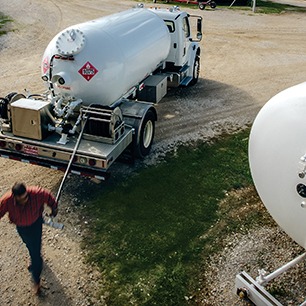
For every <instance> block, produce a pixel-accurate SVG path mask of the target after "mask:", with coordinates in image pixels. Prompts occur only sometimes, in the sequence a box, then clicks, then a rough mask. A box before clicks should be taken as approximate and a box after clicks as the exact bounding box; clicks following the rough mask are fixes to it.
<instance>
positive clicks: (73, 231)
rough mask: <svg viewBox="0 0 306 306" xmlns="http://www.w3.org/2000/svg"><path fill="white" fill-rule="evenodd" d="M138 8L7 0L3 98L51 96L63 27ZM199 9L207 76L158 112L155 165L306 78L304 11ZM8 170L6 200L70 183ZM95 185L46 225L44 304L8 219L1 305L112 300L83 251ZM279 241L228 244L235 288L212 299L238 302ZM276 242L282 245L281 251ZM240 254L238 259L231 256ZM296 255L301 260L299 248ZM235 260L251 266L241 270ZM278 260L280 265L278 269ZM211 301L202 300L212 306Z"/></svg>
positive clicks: (74, 183) (272, 233) (77, 186)
mask: <svg viewBox="0 0 306 306" xmlns="http://www.w3.org/2000/svg"><path fill="white" fill-rule="evenodd" d="M133 5H135V2H132V1H121V2H120V5H118V3H117V2H114V1H106V0H103V1H93V0H86V1H84V0H73V1H68V0H62V1H53V0H51V1H47V0H43V1H38V0H23V1H21V0H14V1H2V3H1V10H2V11H3V13H5V14H7V15H9V16H11V17H12V18H13V19H14V20H15V23H14V25H13V27H14V32H10V33H9V34H8V35H5V36H1V37H0V52H1V61H0V71H1V75H0V84H1V96H2V95H5V94H7V93H9V92H11V91H18V92H21V91H23V90H24V88H27V89H30V90H31V92H33V93H35V92H42V91H43V90H44V87H43V86H42V82H41V80H40V64H41V57H42V54H43V52H44V49H45V47H46V46H47V44H48V43H49V41H50V40H51V39H52V38H53V36H54V35H55V34H57V33H58V32H59V31H60V30H62V29H63V28H65V27H67V26H69V25H72V24H75V23H79V22H83V21H86V20H90V19H94V18H97V17H100V16H103V15H107V14H110V13H113V12H118V11H121V10H124V9H126V8H129V7H131V6H133ZM190 12H191V13H197V14H200V15H202V16H203V18H204V39H203V41H202V43H201V49H202V56H201V75H202V79H200V81H199V84H198V85H196V86H194V87H192V88H188V89H176V90H172V91H170V92H169V95H168V96H167V97H166V98H165V99H164V100H162V102H161V103H160V104H159V105H158V106H157V110H158V115H159V121H158V123H157V130H156V142H155V144H154V147H153V154H152V155H151V156H150V157H148V158H147V160H146V162H150V160H151V159H153V158H155V157H157V158H158V156H160V154H163V152H164V151H165V150H167V149H172V148H173V147H174V146H175V145H176V144H177V143H182V142H186V141H190V140H197V139H206V138H209V137H212V136H215V135H218V134H220V133H222V132H223V131H224V130H226V131H232V130H234V129H237V128H241V127H243V126H245V125H247V124H249V123H251V122H252V121H253V119H254V117H255V115H256V114H257V112H258V110H259V108H260V107H261V106H262V105H263V104H264V103H265V102H266V101H267V100H268V99H269V98H270V97H272V96H273V95H274V94H276V93H277V92H279V91H280V90H283V89H284V88H286V87H289V86H292V85H295V84H297V83H300V82H302V81H304V80H305V69H304V66H305V61H306V54H305V49H306V40H305V39H301V37H305V35H306V19H305V16H304V15H302V14H296V13H294V14H293V13H286V14H282V15H259V14H252V13H251V12H238V11H229V10H222V9H216V10H214V11H212V10H205V11H199V10H196V11H195V10H190ZM154 160H156V159H154ZM117 167H118V168H120V166H117ZM0 169H1V170H2V171H1V174H0V177H1V188H0V192H1V194H2V193H3V192H4V191H6V190H7V189H8V188H10V187H11V185H12V184H13V183H14V182H15V181H16V180H23V181H25V182H26V183H27V184H29V185H31V184H33V185H34V184H38V185H41V186H43V187H46V188H50V189H52V190H53V191H56V189H57V187H58V183H59V181H60V179H61V177H62V173H60V172H57V171H53V170H46V169H44V168H40V167H35V166H30V165H26V164H21V163H17V162H13V161H8V160H5V159H0ZM90 184H91V183H89V182H87V181H86V180H83V179H74V178H71V179H69V180H68V185H67V187H66V191H65V193H64V196H63V199H62V202H61V210H60V215H59V218H60V219H61V221H64V222H65V225H66V229H65V230H64V231H62V232H59V231H56V230H54V229H49V228H45V229H44V245H43V253H44V257H45V270H44V287H45V290H44V296H43V298H42V299H36V298H34V297H33V296H32V294H31V291H30V282H29V279H30V278H29V274H28V273H27V271H26V268H25V267H26V264H27V259H26V256H27V255H26V250H25V248H24V247H23V246H22V245H21V244H20V239H19V238H18V237H17V235H16V233H15V230H14V227H13V226H12V225H11V224H9V223H8V221H7V220H6V219H4V220H3V221H1V233H0V242H1V245H2V247H1V250H0V270H1V275H2V283H3V284H4V285H2V286H1V288H0V304H1V305H2V304H6V305H59V304H64V303H65V304H67V305H89V304H95V305H97V304H100V303H101V304H103V303H104V297H103V296H102V297H100V296H96V293H97V289H98V287H99V286H102V287H103V276H101V275H100V274H99V273H98V272H97V271H96V269H95V268H94V267H89V266H88V265H87V264H85V263H84V254H82V251H81V249H80V245H79V242H80V239H81V236H82V231H81V226H86V222H85V221H86V220H84V219H82V216H81V215H80V210H79V208H78V205H80V204H84V202H86V192H87V190H88V189H90V188H93V189H94V188H98V187H94V186H91V185H90ZM87 188H88V189H87ZM278 235H279V234H278V232H277V230H276V229H275V228H273V230H270V229H260V230H259V231H257V232H256V231H254V232H251V233H250V234H248V235H246V236H243V237H240V236H239V237H238V236H235V235H234V236H233V237H232V238H229V239H230V240H229V241H232V240H231V239H233V241H234V242H235V244H233V243H232V244H231V246H232V247H230V248H229V247H227V248H226V249H225V251H224V253H222V254H219V255H218V256H219V257H214V258H212V260H211V261H212V262H217V263H218V262H219V263H220V264H219V268H221V270H222V269H223V268H224V269H223V270H224V271H226V274H227V282H226V285H222V286H223V287H222V288H223V289H222V290H221V291H220V290H217V291H213V289H211V291H212V292H216V294H213V295H212V297H213V298H215V301H216V303H218V301H220V302H219V304H218V305H224V301H227V300H228V301H231V300H230V298H231V297H232V293H231V291H228V290H229V287H230V286H231V284H233V281H234V275H235V273H236V272H238V271H237V270H238V268H237V267H241V268H242V267H244V265H247V264H248V262H252V260H253V258H254V256H255V257H256V255H255V254H256V253H258V252H262V251H263V247H264V246H265V245H266V240H263V237H270V239H272V240H273V239H275V238H273V237H279V236H278ZM252 239H253V240H254V239H255V240H256V241H257V244H256V245H257V247H256V249H252V252H250V248H251V247H252V245H251V244H250V243H249V241H250V240H251V241H252ZM265 239H268V238H265ZM272 240H271V241H272ZM233 245H235V247H233ZM276 245H277V244H275V243H274V247H277V246H276ZM290 248H291V243H289V242H288V245H284V247H283V249H284V252H283V253H286V254H287V249H289V250H290ZM234 249H235V250H234ZM233 252H236V256H229V255H232V254H233ZM267 253H269V254H271V253H273V249H269V250H267ZM245 254H248V255H249V256H246V255H245ZM288 254H289V255H291V251H289V253H288ZM289 255H288V258H289V257H290V256H289ZM271 257H272V256H271ZM280 257H281V255H280ZM234 258H236V260H239V262H240V261H241V264H239V265H237V263H236V262H235V261H234ZM284 259H287V257H286V256H285V257H284V256H283V257H282V261H283V260H284ZM271 260H272V259H271ZM278 263H279V261H275V262H274V263H273V265H275V266H277V265H278ZM231 267H232V268H231ZM256 268H257V267H256ZM213 269H214V268H212V271H214V273H213V274H211V278H210V280H211V281H212V283H213V284H214V285H215V288H218V287H219V286H221V284H223V283H224V281H223V279H224V276H223V275H221V274H220V271H219V272H218V271H215V270H213ZM254 269H255V265H254ZM219 270H220V269H219ZM251 272H252V271H251ZM218 273H219V274H218ZM215 275H216V277H215V278H213V277H214V276H215ZM213 280H214V281H213ZM100 282H102V284H101V283H100ZM105 294H107V293H105ZM217 296H218V298H217ZM91 299H92V301H90V300H91ZM205 299H206V297H205ZM205 299H204V297H203V299H202V301H203V303H204V305H205V303H206V302H205ZM209 301H212V298H211V300H209ZM227 304H228V305H230V303H227ZM207 305H212V304H207ZM216 305H217V304H216Z"/></svg>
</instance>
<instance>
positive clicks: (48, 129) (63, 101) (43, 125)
mask: <svg viewBox="0 0 306 306" xmlns="http://www.w3.org/2000/svg"><path fill="white" fill-rule="evenodd" d="M191 20H194V21H195V25H194V26H192V25H191ZM201 27H202V18H201V16H190V15H189V14H188V13H186V12H183V11H180V10H179V9H178V8H177V7H175V8H171V9H166V10H164V9H145V8H144V7H143V6H142V5H141V6H140V7H137V8H134V9H130V10H127V11H123V12H120V13H117V14H114V15H110V16H106V17H103V18H100V19H96V20H92V21H88V22H85V23H81V24H77V25H74V26H71V27H68V28H67V29H65V30H63V31H62V32H60V33H59V34H57V35H56V36H55V37H54V38H53V39H52V40H51V42H50V43H49V45H48V46H47V48H46V50H45V53H44V55H43V57H42V65H41V73H42V79H43V81H44V82H45V84H46V86H47V93H44V94H33V95H29V94H22V93H16V92H12V93H10V94H8V95H7V96H5V97H4V98H0V116H1V118H0V129H1V133H0V156H3V157H8V158H13V159H15V160H20V161H24V162H28V163H35V164H39V165H43V166H48V167H52V168H56V169H61V170H66V172H67V171H68V170H67V169H71V171H72V172H74V173H77V174H81V175H89V176H95V177H97V178H100V179H101V178H104V177H107V176H108V173H109V167H110V166H111V165H112V163H113V162H114V161H115V160H116V159H117V158H118V157H123V156H124V157H128V158H129V159H133V158H134V157H135V156H138V157H144V156H146V155H147V154H149V152H150V149H151V146H152V143H153V138H154V133H155V121H156V120H157V112H156V109H155V107H154V104H156V103H158V102H159V101H160V100H161V99H162V98H163V97H164V96H165V95H166V93H167V88H168V87H177V86H188V85H194V84H196V83H197V80H198V77H199V71H200V46H199V42H200V40H201V38H202V34H201ZM192 29H195V30H196V33H195V35H194V37H193V35H192V31H191V30H192ZM67 165H68V166H67Z"/></svg>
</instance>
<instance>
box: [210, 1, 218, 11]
mask: <svg viewBox="0 0 306 306" xmlns="http://www.w3.org/2000/svg"><path fill="white" fill-rule="evenodd" d="M209 5H210V7H211V8H212V9H214V8H216V7H217V4H216V2H215V1H212V2H210V3H209Z"/></svg>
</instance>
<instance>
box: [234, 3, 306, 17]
mask: <svg viewBox="0 0 306 306" xmlns="http://www.w3.org/2000/svg"><path fill="white" fill-rule="evenodd" d="M252 5H253V2H252V1H249V5H248V6H232V7H231V9H234V10H251V9H252ZM288 11H290V12H301V13H303V12H306V8H304V7H297V6H292V5H287V4H281V3H275V2H271V1H263V0H256V13H261V14H280V13H284V12H288Z"/></svg>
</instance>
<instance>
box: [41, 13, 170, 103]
mask: <svg viewBox="0 0 306 306" xmlns="http://www.w3.org/2000/svg"><path fill="white" fill-rule="evenodd" d="M170 44H171V38H170V34H169V31H168V28H167V26H166V25H165V23H164V21H163V20H162V19H161V18H160V17H159V16H158V15H157V14H155V13H154V12H152V11H149V10H146V9H131V10H128V11H124V12H121V13H117V14H113V15H110V16H106V17H102V18H100V19H96V20H92V21H89V22H85V23H81V24H78V25H74V26H71V27H69V28H67V29H65V30H63V31H62V32H60V33H59V34H58V35H56V36H55V37H54V38H53V39H52V41H51V42H50V43H49V45H48V47H47V49H46V51H45V53H44V55H43V59H42V76H43V79H44V80H48V81H49V80H51V82H50V83H49V82H48V84H49V86H50V89H52V90H53V92H54V94H55V95H63V96H65V97H73V98H75V99H82V101H83V104H84V105H89V104H92V103H94V104H101V105H104V106H109V105H111V104H113V103H114V102H115V101H117V100H118V99H120V98H121V97H122V96H123V95H124V94H126V93H127V92H128V91H129V90H130V89H131V88H132V87H134V86H136V85H137V84H139V82H141V81H142V80H143V79H144V78H145V77H147V76H148V75H150V74H151V73H152V72H153V71H154V70H156V68H158V67H159V66H160V65H161V64H162V63H163V62H164V61H165V60H166V58H167V56H168V54H169V51H170ZM50 66H52V68H50Z"/></svg>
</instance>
